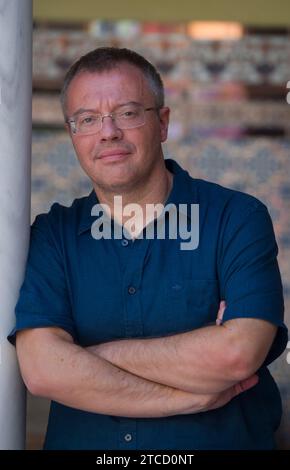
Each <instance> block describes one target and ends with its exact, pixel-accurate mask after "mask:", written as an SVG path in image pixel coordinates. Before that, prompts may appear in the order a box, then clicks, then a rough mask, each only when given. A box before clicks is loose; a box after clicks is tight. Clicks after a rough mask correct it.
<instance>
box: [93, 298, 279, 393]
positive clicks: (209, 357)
mask: <svg viewBox="0 0 290 470" xmlns="http://www.w3.org/2000/svg"><path fill="white" fill-rule="evenodd" d="M223 309H224V306H222V307H221V309H220V311H219V314H218V320H219V319H220V318H221V317H222V310H223ZM218 323H219V321H218V322H217V324H218ZM276 331H277V328H276V327H275V326H274V325H272V324H271V323H269V322H267V321H263V320H257V319H253V318H240V319H234V320H230V321H227V322H225V323H224V324H221V325H220V326H209V327H204V328H200V329H197V330H193V331H190V332H187V333H182V334H177V335H173V336H169V337H163V338H153V339H129V340H120V341H113V342H109V343H103V344H99V345H96V346H92V347H90V348H89V350H90V351H92V352H93V353H94V354H96V355H98V356H99V357H101V358H103V359H106V360H107V361H109V362H111V363H112V364H114V365H116V366H118V367H120V368H121V369H123V370H125V371H127V372H130V373H132V374H135V375H137V376H139V377H142V378H145V379H147V380H151V381H154V382H158V383H160V384H163V385H167V386H171V387H176V388H179V389H181V390H184V391H187V392H191V393H197V394H203V393H220V392H222V391H224V390H227V389H228V388H230V387H232V386H233V385H235V384H236V383H238V382H240V381H242V380H245V379H247V378H248V377H251V376H252V375H253V374H254V373H255V372H256V371H257V370H258V368H259V367H260V366H261V365H262V363H263V362H264V360H265V358H266V356H267V353H268V352H269V349H270V347H271V344H272V342H273V340H274V337H275V334H276Z"/></svg>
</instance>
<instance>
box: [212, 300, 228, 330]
mask: <svg viewBox="0 0 290 470" xmlns="http://www.w3.org/2000/svg"><path fill="white" fill-rule="evenodd" d="M225 309H226V301H225V300H221V302H220V308H219V311H218V314H217V317H216V321H215V322H216V325H221V324H222V322H223V316H224V311H225Z"/></svg>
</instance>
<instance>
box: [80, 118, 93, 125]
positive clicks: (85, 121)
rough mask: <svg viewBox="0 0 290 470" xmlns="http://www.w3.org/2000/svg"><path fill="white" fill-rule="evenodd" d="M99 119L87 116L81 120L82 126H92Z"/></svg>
mask: <svg viewBox="0 0 290 470" xmlns="http://www.w3.org/2000/svg"><path fill="white" fill-rule="evenodd" d="M96 120H97V118H96V117H95V116H85V117H83V118H81V119H80V125H85V126H86V125H90V124H93V123H94V122H96Z"/></svg>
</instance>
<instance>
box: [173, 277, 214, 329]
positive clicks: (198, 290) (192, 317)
mask: <svg viewBox="0 0 290 470" xmlns="http://www.w3.org/2000/svg"><path fill="white" fill-rule="evenodd" d="M166 289H167V300H166V306H167V308H166V320H167V327H168V329H169V331H170V332H171V333H178V332H182V331H189V330H193V329H196V328H200V327H202V326H206V325H210V324H215V320H216V317H217V313H218V309H219V302H220V295H219V285H218V281H217V280H212V279H210V280H208V279H194V280H193V279H189V280H183V281H182V282H180V283H178V282H174V283H172V282H171V283H170V282H169V283H168V284H167V288H166Z"/></svg>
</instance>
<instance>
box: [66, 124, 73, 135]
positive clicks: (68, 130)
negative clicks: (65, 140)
mask: <svg viewBox="0 0 290 470" xmlns="http://www.w3.org/2000/svg"><path fill="white" fill-rule="evenodd" d="M64 128H65V129H66V130H67V132H68V133H69V136H70V137H72V131H71V127H70V125H69V124H68V123H67V122H65V124H64Z"/></svg>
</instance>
